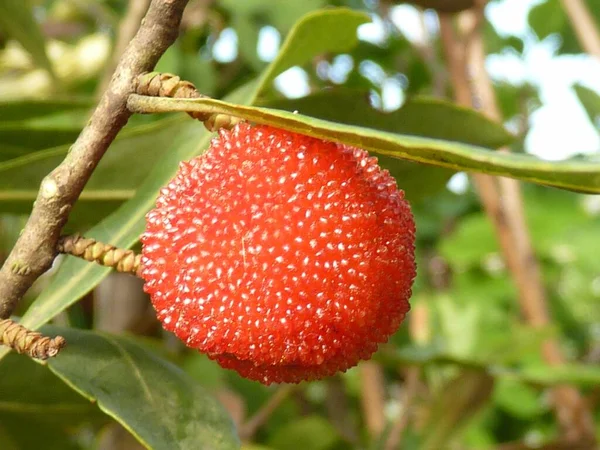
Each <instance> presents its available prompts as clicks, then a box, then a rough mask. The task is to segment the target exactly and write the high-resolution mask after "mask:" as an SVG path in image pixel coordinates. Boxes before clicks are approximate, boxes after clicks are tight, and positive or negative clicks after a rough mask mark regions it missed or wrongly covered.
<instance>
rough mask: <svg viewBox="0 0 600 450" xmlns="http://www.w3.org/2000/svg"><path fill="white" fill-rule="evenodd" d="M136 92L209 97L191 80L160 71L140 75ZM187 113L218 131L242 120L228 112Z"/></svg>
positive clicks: (178, 96)
mask: <svg viewBox="0 0 600 450" xmlns="http://www.w3.org/2000/svg"><path fill="white" fill-rule="evenodd" d="M135 93H136V94H138V95H147V96H150V97H169V98H209V97H207V96H206V95H203V94H201V93H200V92H199V91H198V90H197V89H196V86H194V84H193V83H191V82H190V81H186V80H182V79H181V78H180V77H178V76H177V75H173V74H171V73H159V72H146V73H143V74H141V75H140V76H138V77H137V79H136V86H135ZM132 112H136V111H132ZM187 114H188V115H189V116H190V117H192V118H193V119H196V120H199V121H201V122H202V123H204V126H205V127H206V129H207V130H208V131H218V130H220V129H221V128H227V129H231V128H233V127H234V126H235V125H236V124H237V123H238V122H239V121H240V119H239V118H237V117H234V116H230V115H227V114H219V113H211V112H200V111H187Z"/></svg>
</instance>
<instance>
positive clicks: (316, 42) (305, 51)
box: [255, 8, 370, 98]
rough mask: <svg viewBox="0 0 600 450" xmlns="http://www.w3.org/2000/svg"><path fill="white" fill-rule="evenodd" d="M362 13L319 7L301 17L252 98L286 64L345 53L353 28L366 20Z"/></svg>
mask: <svg viewBox="0 0 600 450" xmlns="http://www.w3.org/2000/svg"><path fill="white" fill-rule="evenodd" d="M369 21H370V19H369V16H367V15H366V14H363V13H360V12H356V11H352V10H350V9H346V8H332V9H323V10H319V11H315V12H312V13H309V14H307V15H305V16H304V17H302V18H301V19H300V20H299V21H298V22H297V23H296V25H294V27H293V28H292V30H291V31H290V33H289V35H288V36H287V38H286V40H285V41H284V43H283V45H282V46H281V49H280V50H279V53H278V55H277V57H276V58H275V60H274V61H273V62H272V63H271V64H270V65H269V67H268V68H267V69H266V70H265V71H264V72H263V74H262V76H261V78H260V81H259V83H258V89H257V91H256V97H255V98H259V97H262V96H264V94H265V92H266V91H267V90H268V89H269V88H270V86H271V83H272V82H273V80H274V79H275V77H277V75H279V74H280V73H282V72H284V71H286V70H287V69H289V68H290V67H294V66H299V65H302V64H304V63H306V62H308V61H310V60H311V59H312V58H313V57H314V56H316V55H319V54H322V53H326V52H345V51H348V50H350V49H351V48H352V47H354V46H355V45H356V44H357V43H358V37H357V35H356V29H357V28H358V26H359V25H362V24H363V23H366V22H369Z"/></svg>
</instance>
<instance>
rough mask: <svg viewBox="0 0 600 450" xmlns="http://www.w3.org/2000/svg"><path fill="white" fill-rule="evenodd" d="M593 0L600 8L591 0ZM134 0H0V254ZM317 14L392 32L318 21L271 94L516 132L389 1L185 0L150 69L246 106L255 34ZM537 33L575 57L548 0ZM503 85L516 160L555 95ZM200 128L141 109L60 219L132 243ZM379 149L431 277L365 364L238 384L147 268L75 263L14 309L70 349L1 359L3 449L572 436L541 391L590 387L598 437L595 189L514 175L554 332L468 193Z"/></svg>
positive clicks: (431, 124) (432, 39)
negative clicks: (552, 355) (461, 100)
mask: <svg viewBox="0 0 600 450" xmlns="http://www.w3.org/2000/svg"><path fill="white" fill-rule="evenodd" d="M424 3H426V2H424ZM432 3H435V2H432ZM457 3H460V2H457ZM491 3H492V4H494V3H502V0H499V1H492V2H491ZM132 4H133V2H132ZM588 4H589V6H590V10H591V11H592V12H593V13H594V16H595V18H596V19H598V18H599V17H600V6H599V5H598V4H597V2H595V1H594V0H589V1H588ZM128 6H130V5H128V2H127V1H125V0H90V1H83V0H37V1H31V2H23V3H21V2H13V1H11V0H2V1H0V45H1V50H0V212H1V215H0V256H1V257H2V258H4V257H5V256H6V254H7V252H8V251H9V250H10V248H12V245H13V244H14V242H15V240H16V238H17V236H18V233H19V230H20V229H21V227H22V225H23V223H24V220H25V218H26V214H27V213H28V211H29V210H30V208H31V203H32V201H33V200H34V199H35V195H36V193H37V189H38V186H39V183H40V181H41V179H42V178H43V177H44V176H45V175H46V174H47V173H48V172H49V171H50V170H51V169H52V168H53V167H54V166H56V165H57V164H58V163H59V162H60V160H61V159H62V158H63V157H64V155H65V153H66V152H67V151H68V146H69V144H70V143H72V142H73V141H74V139H75V138H76V137H77V135H78V133H79V131H80V129H81V127H82V126H83V125H84V124H85V122H86V120H87V115H88V113H89V111H90V108H91V107H93V105H94V103H95V100H94V99H95V96H96V95H97V93H98V89H99V86H100V85H101V84H102V80H103V79H104V78H105V77H106V74H105V72H106V66H107V65H108V61H109V60H110V57H111V56H110V53H111V48H112V46H113V44H114V42H115V39H116V35H117V31H118V29H119V24H120V23H121V21H122V19H123V17H124V16H125V14H126V12H127V8H128ZM327 6H337V7H340V6H344V7H347V8H350V9H352V10H354V11H362V12H366V13H368V14H370V16H371V18H372V19H374V20H375V21H376V23H379V24H380V26H381V29H382V30H383V35H382V36H383V39H382V40H380V42H378V43H372V42H369V41H367V40H359V41H357V42H353V40H354V39H353V38H352V37H353V36H355V35H356V28H357V26H358V25H360V23H361V22H364V19H360V18H359V16H358V15H356V14H354V15H352V14H351V13H348V15H347V16H342V17H341V20H339V21H338V22H327V21H319V20H316V21H315V22H314V24H313V25H311V28H309V31H310V33H309V34H308V35H304V36H301V39H300V38H296V41H295V44H294V45H296V47H297V48H299V49H300V50H299V51H300V52H301V53H302V57H301V58H300V60H299V61H300V63H299V64H300V66H301V68H302V70H303V71H302V72H299V70H300V68H299V67H296V68H294V69H292V72H288V74H287V75H284V76H283V77H281V78H279V79H277V80H276V82H275V86H276V88H271V87H269V90H268V91H267V92H266V93H264V95H262V97H261V98H260V99H258V100H259V104H263V105H267V106H273V107H277V108H283V109H287V110H292V111H293V110H296V109H299V110H301V112H302V113H304V114H307V115H313V116H316V117H323V118H328V119H330V120H333V121H338V122H344V123H350V124H357V125H362V126H368V127H372V128H379V129H384V130H388V131H393V132H398V133H404V134H415V135H420V136H427V137H436V138H441V139H448V140H454V141H461V142H467V143H472V144H477V145H481V146H486V147H490V148H496V147H499V146H501V145H503V144H506V143H507V142H508V139H507V134H506V131H504V130H503V129H502V128H501V127H499V126H497V125H494V124H492V123H491V122H489V121H487V120H486V119H484V118H483V117H482V116H480V115H478V114H475V113H471V112H469V111H465V110H463V109H459V108H457V107H455V106H453V105H452V103H451V101H450V99H451V96H452V92H451V85H450V83H449V80H448V73H447V70H446V67H445V63H444V58H443V55H442V52H441V44H440V42H439V33H438V28H437V22H436V20H437V19H436V16H435V13H434V12H433V11H431V10H428V11H427V12H425V13H424V14H423V15H422V17H423V18H424V22H423V24H424V26H425V28H426V29H427V31H428V38H427V39H426V40H425V41H423V42H418V43H416V42H414V41H411V40H409V39H408V38H407V37H406V35H405V34H404V33H403V30H402V29H401V28H398V27H397V26H396V25H395V24H394V22H393V21H391V20H390V17H391V14H393V12H394V8H395V7H396V5H395V4H394V3H393V2H384V1H364V2H363V1H358V0H346V1H344V0H340V1H326V0H303V1H298V0H287V1H267V0H248V1H244V2H236V1H233V0H221V1H218V2H213V1H207V0H192V1H191V2H190V4H189V6H188V8H187V10H186V14H185V16H184V21H183V26H182V33H181V36H180V39H179V40H178V41H177V43H176V44H175V45H174V46H173V47H172V48H171V49H170V50H169V51H168V52H167V53H166V54H165V55H164V57H163V58H162V60H161V62H160V63H159V67H158V68H157V70H159V71H164V72H172V73H177V74H178V75H180V76H181V77H182V78H184V79H188V80H190V81H192V82H194V83H195V84H196V86H197V88H198V89H199V90H200V91H201V92H203V93H204V94H206V95H210V96H213V97H215V98H223V97H227V98H229V100H230V101H232V102H234V103H250V102H251V101H252V97H253V94H252V89H253V88H252V80H254V79H256V78H257V77H259V76H260V75H261V73H263V71H264V70H265V68H266V67H267V66H268V64H269V61H267V60H266V59H270V58H271V57H272V56H273V55H271V56H269V57H267V58H265V55H264V54H263V53H262V52H259V51H258V46H257V43H258V40H259V37H260V36H261V33H262V34H264V33H265V32H268V33H271V34H273V33H274V31H275V30H276V32H277V33H278V34H279V35H280V36H282V37H285V36H286V35H288V33H289V32H290V30H292V27H293V26H294V24H295V23H296V22H297V20H298V19H299V18H300V17H301V16H303V15H304V14H308V13H311V12H314V11H317V10H320V9H321V8H324V7H327ZM316 14H317V15H318V14H320V13H316ZM415 17H417V18H418V17H419V15H415ZM317 19H318V17H317ZM423 24H421V23H419V24H418V26H421V25H423ZM529 26H530V30H529V31H530V32H531V33H532V35H533V34H535V36H537V39H540V40H542V39H550V40H552V39H554V40H556V42H557V43H558V44H557V45H556V48H555V52H556V54H557V57H559V58H560V57H565V58H567V56H561V55H567V54H576V55H579V54H581V53H582V49H581V48H580V45H579V43H578V41H577V39H576V37H575V35H574V33H573V29H572V27H571V26H570V25H569V22H568V20H567V18H566V16H565V14H564V12H563V10H562V9H561V8H560V2H558V1H557V0H547V1H545V2H539V4H538V5H537V6H535V7H534V8H533V9H532V10H531V11H530V13H529ZM484 29H485V33H484V36H485V43H486V48H487V51H488V53H490V54H495V55H504V56H506V55H510V57H512V58H520V59H523V58H524V57H525V56H524V52H526V50H527V49H526V45H525V44H524V42H523V40H522V39H521V38H520V37H519V36H513V35H500V34H498V33H497V32H496V31H495V29H494V28H493V26H492V25H491V24H490V23H486V24H485V28H484ZM265 30H266V31H265ZM25 31H26V32H25ZM346 35H349V36H351V38H345V37H344V36H346ZM228 36H229V38H228V39H229V42H230V44H232V45H234V44H235V42H237V45H236V47H235V50H236V51H235V52H233V53H232V55H233V56H232V57H230V58H225V59H224V58H222V57H220V56H219V55H220V54H222V52H221V53H219V51H218V45H222V43H223V39H225V38H227V37H228ZM336 36H337V37H338V38H337V39H336ZM340 36H342V37H340ZM226 41H227V39H226ZM354 44H356V45H354ZM288 50H289V49H288ZM596 63H597V62H596ZM290 73H292V74H293V73H296V74H298V73H300V74H301V77H302V79H303V80H304V81H305V82H306V87H307V90H308V92H306V93H307V94H308V96H307V97H304V98H299V99H290V98H286V97H285V95H283V93H286V92H287V93H288V94H289V93H290V92H293V91H294V89H293V87H292V86H289V85H288V86H286V84H285V83H286V81H285V80H286V79H287V80H288V83H289V82H290V81H289V80H290V78H289V77H290ZM286 77H287V78H286ZM292 79H293V78H292ZM390 83H392V84H393V85H394V86H396V88H397V91H398V92H399V93H400V95H399V98H400V99H401V100H402V101H403V106H402V108H400V109H398V110H393V111H392V110H389V109H390V108H389V105H388V104H387V103H386V101H385V98H386V94H385V90H386V89H389V84H390ZM277 88H283V89H279V90H278V89H277ZM495 88H496V93H497V95H498V98H499V102H500V105H501V108H502V113H503V116H504V118H505V120H506V126H507V128H508V129H509V130H510V131H511V132H512V133H513V134H514V135H515V136H516V138H515V139H512V143H511V149H512V151H514V152H523V151H525V145H524V142H525V139H526V138H527V135H528V133H529V130H530V126H531V123H532V121H531V116H532V114H534V113H535V112H536V110H538V109H539V108H540V107H542V106H543V104H544V99H543V98H540V96H539V95H538V86H537V85H536V84H535V83H517V84H512V83H510V82H508V81H506V80H503V81H501V82H497V83H496V84H495ZM574 89H575V90H574V92H575V93H576V95H577V96H578V98H579V100H580V101H581V105H582V106H583V108H585V111H586V112H587V114H588V116H589V117H586V118H584V120H586V121H588V120H589V123H588V124H587V125H588V126H591V127H594V128H595V129H596V130H597V129H598V128H597V124H598V120H599V117H600V96H599V95H598V93H597V92H595V91H594V90H593V89H590V88H588V87H585V86H580V85H578V86H575V87H574ZM281 91H283V93H282V92H281ZM296 91H297V89H296ZM384 107H386V108H385V109H386V114H385V115H384V114H382V113H381V111H380V109H382V108H384ZM565 120H568V119H567V118H565ZM208 139H210V135H209V134H208V133H207V132H205V131H204V130H203V129H202V127H201V125H200V124H198V123H194V122H192V121H189V120H187V119H186V118H185V117H183V115H181V116H179V115H153V116H139V115H136V116H134V117H133V118H132V119H131V120H130V123H129V124H128V126H127V127H126V129H125V130H124V131H123V133H122V134H121V135H120V137H119V138H118V140H117V141H116V142H115V144H114V145H113V146H112V147H111V149H110V150H109V152H108V153H107V155H106V157H105V158H104V159H103V160H102V162H101V164H100V166H99V168H98V170H97V172H96V173H95V174H94V176H93V178H92V180H91V181H90V183H89V185H88V187H87V188H86V190H85V191H84V193H83V195H82V197H81V199H80V201H79V203H78V204H77V206H76V208H75V209H74V211H73V213H72V216H71V220H70V222H69V224H68V226H67V227H68V230H69V231H80V232H85V233H87V234H89V235H90V236H92V237H96V238H98V239H101V240H104V241H107V242H111V243H114V244H119V245H126V246H127V245H132V244H134V243H135V241H136V239H137V236H139V234H140V232H141V230H143V214H144V213H145V211H147V209H148V208H150V207H151V206H152V204H153V201H154V198H155V196H156V192H157V190H158V188H159V187H160V186H161V185H162V184H164V183H165V182H166V180H168V179H169V178H170V176H171V175H172V173H173V170H174V168H175V167H176V166H177V162H178V161H180V160H182V159H188V158H190V157H192V156H193V155H195V154H198V153H200V152H201V151H202V150H203V149H204V148H205V147H206V145H207V143H208ZM576 144H577V142H574V146H576ZM575 157H578V156H575ZM586 157H587V158H590V159H595V158H598V153H597V152H596V153H595V154H591V155H588V156H586ZM580 158H583V156H580ZM381 159H382V162H383V163H385V164H389V166H390V169H391V170H392V173H394V175H395V176H396V177H397V179H398V184H399V185H400V187H402V188H404V189H406V191H407V194H408V196H409V198H411V200H412V201H413V209H414V212H415V215H416V220H417V227H418V264H419V275H418V279H417V281H416V285H415V289H414V296H413V300H412V305H413V309H412V312H411V314H410V317H409V319H408V320H407V322H405V324H404V325H403V326H402V328H401V329H400V331H399V332H398V333H397V334H396V335H395V336H394V337H393V338H392V340H391V341H390V343H389V344H388V345H385V346H383V347H382V349H381V351H380V352H379V353H378V354H377V355H376V357H375V358H374V360H373V361H372V362H367V363H362V364H361V365H360V366H359V367H357V368H355V369H351V370H349V371H348V372H347V373H345V374H341V375H339V376H336V377H333V378H331V379H327V380H323V381H320V382H313V383H304V384H301V385H299V386H297V387H285V386H282V387H269V388H267V387H264V386H261V385H259V384H257V383H254V382H250V381H247V380H243V379H241V378H240V377H239V376H237V375H236V374H235V373H232V372H228V371H224V370H222V369H220V368H219V367H218V366H217V365H216V364H214V363H212V362H210V361H209V360H208V359H207V358H205V357H204V356H203V355H200V354H198V353H195V352H192V351H189V350H186V349H185V348H184V347H183V346H182V345H181V344H180V343H179V342H177V341H176V340H175V339H174V338H173V337H172V336H169V335H167V334H165V333H164V332H162V330H161V329H160V326H159V324H157V322H156V321H155V319H154V317H153V312H152V309H151V307H150V306H149V303H148V300H147V298H146V297H145V296H144V294H143V293H142V291H141V283H140V282H139V280H137V279H134V278H133V277H128V276H124V275H118V274H110V275H109V274H108V271H107V270H105V269H102V268H98V267H94V266H91V265H86V264H85V263H82V262H78V261H73V260H68V261H65V263H63V264H62V267H61V268H60V269H58V267H57V268H55V269H53V271H52V273H49V274H48V275H47V276H44V277H43V278H42V279H40V280H39V281H38V282H37V283H36V285H35V286H34V288H33V289H32V290H31V291H30V292H29V294H28V296H27V298H26V299H25V301H23V302H22V304H21V306H20V310H19V311H18V314H19V315H24V321H28V322H26V323H28V324H29V325H30V326H33V327H39V326H41V325H44V324H46V323H47V322H49V321H50V320H52V321H53V326H54V327H57V326H58V327H61V328H60V329H59V330H58V331H56V328H54V329H47V331H50V332H53V330H54V332H60V333H61V334H63V335H65V336H66V337H67V339H68V341H69V347H68V349H67V350H66V351H65V352H64V355H63V354H61V356H60V357H59V358H57V359H56V360H54V361H52V362H51V363H50V364H49V367H45V366H40V365H37V364H35V363H33V362H31V361H28V360H26V359H25V358H23V357H18V356H15V355H12V354H10V355H6V352H4V353H2V356H3V359H2V360H1V361H0V448H3V449H33V448H48V449H52V448H57V449H70V448H99V449H104V448H106V449H108V448H111V449H112V448H117V449H118V448H124V449H125V448H138V447H139V446H140V445H141V444H139V443H138V442H137V441H136V440H135V439H133V438H132V436H135V437H136V438H137V440H138V441H140V442H142V444H144V445H146V446H148V447H152V448H234V447H235V446H236V440H237V439H238V437H240V438H241V440H242V441H243V442H244V447H245V448H247V449H300V448H303V449H304V448H305V449H317V450H321V449H322V450H326V449H343V448H373V449H375V448H387V447H386V445H389V443H390V438H389V436H390V433H394V432H395V431H392V430H396V431H397V430H401V441H402V443H401V448H404V449H413V448H414V449H421V448H457V449H471V448H473V449H478V448H528V447H527V445H529V446H540V445H550V444H551V443H553V442H557V441H558V440H559V439H560V432H559V428H558V425H557V420H556V417H555V414H554V412H553V410H552V408H551V406H550V402H549V390H550V389H551V387H552V386H553V385H556V384H558V383H567V384H570V385H573V386H576V387H577V388H578V389H579V390H580V391H581V393H582V395H583V396H584V397H585V398H586V400H587V401H588V405H589V407H590V409H591V410H593V411H595V412H594V417H595V427H596V430H597V432H598V433H600V412H599V411H598V403H599V402H600V390H599V388H598V386H600V367H599V366H598V362H599V360H600V261H599V260H598V252H599V251H600V244H599V243H598V231H599V230H600V228H599V227H600V202H599V200H598V197H593V196H586V195H581V194H576V193H572V192H566V191H560V190H557V189H551V188H545V187H540V186H534V185H530V184H525V185H523V189H524V197H525V207H526V214H527V223H528V226H529V231H530V233H531V236H532V241H533V245H534V248H535V250H536V254H537V256H538V258H539V261H540V264H541V267H542V271H543V280H544V284H545V288H546V292H547V297H548V301H549V308H550V311H551V315H552V318H553V322H552V325H551V326H549V327H544V328H542V329H539V328H533V327H531V326H530V325H528V324H527V323H526V322H525V321H524V320H523V317H522V315H521V312H520V308H519V303H518V300H517V291H516V289H515V287H514V284H513V281H512V279H511V277H510V274H509V273H508V271H507V269H506V267H505V264H504V262H503V259H502V256H501V252H500V250H499V248H498V244H497V240H496V236H495V233H494V231H493V229H492V226H491V224H490V222H489V220H488V218H487V217H486V215H485V213H484V212H483V211H482V208H481V205H480V203H479V200H478V198H477V196H476V195H475V193H474V191H473V188H472V186H471V185H470V184H467V185H466V188H465V189H461V190H458V191H457V190H450V189H448V188H447V187H446V184H447V181H448V180H449V179H450V176H452V175H453V174H452V173H451V172H450V171H448V170H442V169H432V168H428V167H426V166H419V165H414V164H411V165H406V164H404V165H403V164H399V163H397V162H396V161H395V160H386V158H381ZM79 299H81V301H79V302H76V301H77V300H79ZM549 337H554V338H556V339H558V340H559V342H560V345H561V348H562V349H563V351H564V352H565V354H566V355H567V357H568V359H569V364H567V365H565V366H561V367H558V368H550V367H548V366H547V364H546V363H545V362H544V361H543V359H542V357H541V355H540V345H541V343H542V342H543V341H544V339H547V338H549ZM216 399H218V400H216ZM90 400H92V401H90ZM271 406H272V407H273V408H270V407H271ZM265 407H266V409H265ZM270 409H272V410H270ZM232 423H233V424H235V426H236V428H235V429H234V427H233V425H232ZM119 424H120V425H119ZM121 426H123V427H124V428H122V427H121ZM32 429H35V432H32V431H31V430H32ZM565 448H567V447H565ZM569 448H572V447H569Z"/></svg>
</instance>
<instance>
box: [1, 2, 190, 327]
mask: <svg viewBox="0 0 600 450" xmlns="http://www.w3.org/2000/svg"><path fill="white" fill-rule="evenodd" d="M187 2H188V0H153V1H152V4H151V5H150V8H149V9H148V13H147V14H146V17H145V19H144V21H143V23H142V26H141V27H140V29H139V31H138V33H137V34H136V36H135V37H134V39H133V40H132V41H131V43H130V44H129V46H128V47H127V49H126V50H125V52H124V53H123V56H122V58H121V61H120V62H119V65H118V66H117V69H116V71H115V74H114V75H113V77H112V80H111V82H110V85H109V86H108V89H107V91H106V92H105V93H104V95H103V96H102V99H101V100H100V103H99V105H98V107H97V108H96V110H95V111H94V113H93V115H92V117H91V119H90V121H89V122H88V124H87V126H86V127H85V128H84V129H83V131H82V132H81V134H80V135H79V137H78V138H77V141H76V142H75V143H74V144H73V146H72V147H71V149H70V151H69V153H68V154H67V156H66V158H65V159H64V161H63V162H62V163H61V164H60V165H59V166H58V167H57V168H56V169H54V170H53V171H52V172H51V173H50V174H49V175H48V176H46V177H45V178H44V180H43V181H42V184H41V187H40V191H39V193H38V197H37V199H36V201H35V203H34V206H33V210H32V212H31V215H30V216H29V220H28V221H27V224H26V225H25V228H24V230H23V232H22V234H21V236H20V238H19V240H18V241H17V243H16V245H15V247H14V248H13V250H12V252H11V253H10V255H9V256H8V258H7V260H6V262H5V263H4V265H3V266H2V269H1V270H0V318H6V317H8V316H10V314H11V313H12V311H13V310H14V309H15V307H16V305H17V303H18V302H19V300H20V299H21V297H23V295H24V294H25V292H26V291H27V289H29V287H30V286H31V284H32V283H33V282H34V281H35V280H36V279H37V278H38V277H39V276H40V275H41V274H43V273H44V272H45V271H46V270H48V268H50V266H51V265H52V262H53V261H54V258H55V256H56V253H57V242H58V239H59V237H60V232H61V229H62V228H63V226H64V225H65V223H66V222H67V219H68V218H69V212H70V211H71V208H72V206H73V204H74V203H75V201H76V200H77V198H78V197H79V194H80V193H81V191H82V190H83V188H84V186H85V184H86V182H87V181H88V179H89V178H90V176H91V175H92V172H93V171H94V169H95V168H96V166H97V164H98V162H99V161H100V159H101V158H102V156H103V155H104V152H105V151H106V149H107V148H108V147H109V145H110V144H111V143H112V141H113V140H114V138H115V137H116V135H117V133H118V132H119V131H120V130H121V128H123V126H125V124H126V123H127V120H128V119H129V117H130V116H131V112H130V111H129V110H128V109H127V97H128V96H129V94H131V93H132V92H133V91H134V85H135V79H136V77H137V76H138V75H140V74H141V73H143V72H147V71H149V70H152V69H153V68H154V66H155V65H156V63H157V62H158V60H159V58H160V57H161V55H162V54H163V53H164V52H165V50H166V49H167V48H168V47H169V46H170V45H171V44H172V43H173V42H174V41H175V39H176V38H177V34H178V31H179V23H180V21H181V16H182V14H183V10H184V8H185V6H186V4H187Z"/></svg>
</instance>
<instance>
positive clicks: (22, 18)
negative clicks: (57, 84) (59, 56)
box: [0, 0, 54, 77]
mask: <svg viewBox="0 0 600 450" xmlns="http://www.w3.org/2000/svg"><path fill="white" fill-rule="evenodd" d="M0 28H1V29H2V30H4V32H5V33H6V34H8V36H10V37H12V38H14V39H16V40H17V41H19V43H20V44H21V45H22V46H23V48H24V49H25V50H27V51H28V52H29V53H30V54H31V57H32V58H33V61H34V62H35V63H36V64H37V65H39V66H40V67H42V68H44V69H46V70H47V71H48V72H49V73H50V74H51V75H52V76H53V77H54V71H53V70H52V64H51V63H50V60H49V59H48V55H47V54H46V44H45V42H44V36H43V35H42V31H41V30H40V27H39V25H38V23H37V22H36V20H35V19H34V17H33V11H32V9H31V5H30V2H29V0H20V1H15V0H0Z"/></svg>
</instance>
